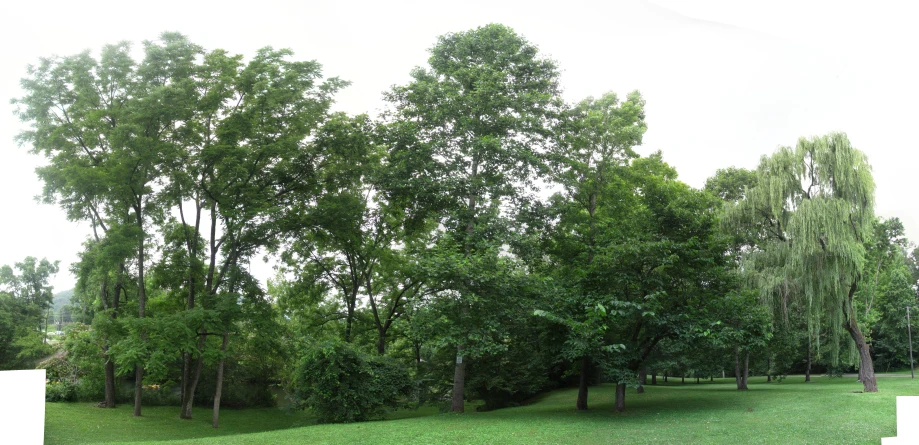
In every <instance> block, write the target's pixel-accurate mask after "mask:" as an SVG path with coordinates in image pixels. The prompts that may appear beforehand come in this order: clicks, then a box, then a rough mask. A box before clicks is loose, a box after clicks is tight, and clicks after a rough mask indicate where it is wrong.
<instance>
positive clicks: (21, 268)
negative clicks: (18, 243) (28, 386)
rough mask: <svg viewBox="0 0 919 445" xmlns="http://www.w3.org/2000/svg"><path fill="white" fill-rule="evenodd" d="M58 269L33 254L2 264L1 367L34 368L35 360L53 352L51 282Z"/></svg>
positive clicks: (3, 368) (56, 264)
mask: <svg viewBox="0 0 919 445" xmlns="http://www.w3.org/2000/svg"><path fill="white" fill-rule="evenodd" d="M57 272H58V263H57V262H53V263H52V262H50V261H48V260H47V259H42V260H41V261H39V260H37V259H35V258H33V257H27V258H26V259H25V260H23V261H22V262H21V263H16V264H14V265H13V267H10V266H8V265H4V266H0V370H8V369H22V368H28V367H33V366H34V361H35V360H36V359H38V358H41V357H44V356H46V355H48V354H50V353H51V351H52V350H51V346H50V345H49V343H48V326H49V318H51V317H49V314H50V313H51V306H52V301H53V298H54V295H53V294H52V288H51V286H49V285H48V281H49V280H50V279H51V277H52V276H54V274H56V273H57ZM51 320H53V318H51ZM30 365H31V366H30Z"/></svg>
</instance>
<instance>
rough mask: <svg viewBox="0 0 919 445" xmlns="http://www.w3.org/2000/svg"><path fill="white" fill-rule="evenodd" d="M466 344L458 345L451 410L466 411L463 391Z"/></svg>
mask: <svg viewBox="0 0 919 445" xmlns="http://www.w3.org/2000/svg"><path fill="white" fill-rule="evenodd" d="M465 349H466V345H457V347H456V367H455V368H454V369H453V400H452V402H451V404H450V411H452V412H454V413H461V412H464V411H465V401H464V397H463V391H464V390H465V386H466V361H465V360H464V358H463V350H465Z"/></svg>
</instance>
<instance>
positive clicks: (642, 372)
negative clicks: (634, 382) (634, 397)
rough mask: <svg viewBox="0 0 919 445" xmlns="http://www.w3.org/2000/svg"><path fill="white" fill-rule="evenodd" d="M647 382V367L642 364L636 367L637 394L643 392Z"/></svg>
mask: <svg viewBox="0 0 919 445" xmlns="http://www.w3.org/2000/svg"><path fill="white" fill-rule="evenodd" d="M647 383H648V368H646V367H645V366H642V367H641V368H639V369H638V388H637V390H636V391H637V392H638V394H641V393H643V392H645V385H646V384H647Z"/></svg>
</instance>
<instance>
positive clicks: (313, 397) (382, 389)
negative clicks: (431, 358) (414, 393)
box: [291, 343, 412, 423]
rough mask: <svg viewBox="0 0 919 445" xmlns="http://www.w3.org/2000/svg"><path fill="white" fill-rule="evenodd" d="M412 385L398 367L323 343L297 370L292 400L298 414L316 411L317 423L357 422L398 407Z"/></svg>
mask: <svg viewBox="0 0 919 445" xmlns="http://www.w3.org/2000/svg"><path fill="white" fill-rule="evenodd" d="M410 382H411V380H410V378H409V375H408V372H407V371H406V369H405V368H404V367H402V366H400V365H399V364H398V363H396V362H393V361H391V360H388V359H387V358H385V357H376V356H366V355H365V354H363V353H361V352H359V351H356V350H354V349H353V348H352V347H351V346H350V345H347V344H344V343H324V344H321V345H319V346H316V347H314V348H311V349H309V350H308V351H307V353H306V354H305V356H304V357H303V359H302V360H301V361H300V364H299V366H298V367H297V369H296V371H295V375H294V379H293V391H292V394H291V396H292V397H291V398H292V399H293V401H294V406H295V407H297V408H310V409H312V410H313V411H315V413H316V415H317V416H318V418H319V419H318V420H319V422H320V423H340V422H361V421H364V420H370V419H372V418H375V417H378V416H380V415H381V414H382V413H383V410H384V408H386V407H396V406H398V404H399V402H400V400H401V399H402V398H404V397H405V396H407V395H408V394H409V391H410V390H411V386H412V385H411V383H410Z"/></svg>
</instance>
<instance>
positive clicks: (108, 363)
mask: <svg viewBox="0 0 919 445" xmlns="http://www.w3.org/2000/svg"><path fill="white" fill-rule="evenodd" d="M104 355H105V402H103V404H104V407H105V408H114V407H115V361H114V360H112V357H111V356H109V353H108V347H106V348H105V353H104Z"/></svg>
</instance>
